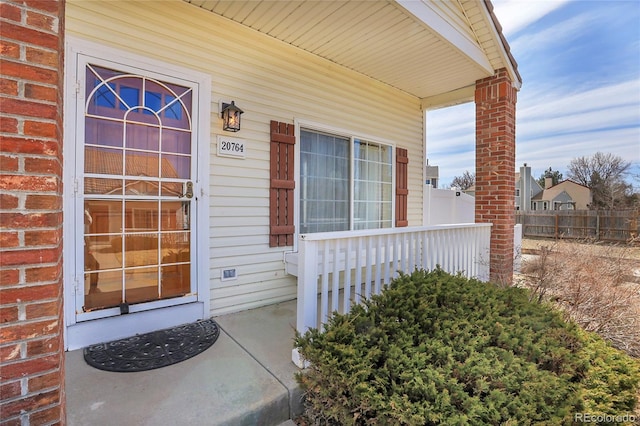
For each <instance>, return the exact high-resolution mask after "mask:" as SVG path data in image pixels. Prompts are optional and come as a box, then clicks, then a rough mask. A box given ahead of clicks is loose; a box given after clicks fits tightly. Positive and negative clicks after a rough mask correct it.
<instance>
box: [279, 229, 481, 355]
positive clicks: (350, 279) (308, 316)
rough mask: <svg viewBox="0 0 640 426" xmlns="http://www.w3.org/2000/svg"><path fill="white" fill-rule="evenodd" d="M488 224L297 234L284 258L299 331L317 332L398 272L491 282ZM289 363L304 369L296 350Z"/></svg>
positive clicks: (378, 290) (374, 292) (375, 290)
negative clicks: (293, 283) (434, 272)
mask: <svg viewBox="0 0 640 426" xmlns="http://www.w3.org/2000/svg"><path fill="white" fill-rule="evenodd" d="M490 234H491V224H475V223H471V224H455V225H434V226H425V227H409V228H394V229H377V230H364V231H348V232H326V233H317V234H304V235H300V238H299V241H298V252H297V253H288V254H287V255H286V259H285V260H286V264H287V271H288V272H289V273H291V274H293V275H296V276H297V277H298V307H297V325H296V327H297V330H298V331H299V332H300V333H304V332H305V331H306V330H308V329H309V328H321V327H322V324H324V323H325V322H326V321H327V319H328V317H329V315H330V314H331V313H333V312H334V311H338V312H340V313H346V312H349V310H350V308H351V305H352V304H353V303H360V301H361V300H362V299H363V298H369V297H370V296H371V295H372V294H377V293H379V292H380V291H381V289H382V288H383V287H384V286H385V285H386V284H388V283H389V282H390V281H391V279H392V278H394V277H396V276H398V271H402V272H406V273H411V272H412V271H414V270H415V269H421V268H423V269H427V270H431V269H434V268H435V267H436V266H437V265H440V267H441V268H442V269H444V270H445V271H447V272H451V273H458V272H460V273H462V274H463V275H464V276H467V277H474V278H478V279H481V280H488V279H489V240H490ZM292 358H293V362H294V363H296V365H298V366H299V367H302V362H301V360H300V357H299V355H298V353H297V351H296V350H295V349H294V352H293V355H292Z"/></svg>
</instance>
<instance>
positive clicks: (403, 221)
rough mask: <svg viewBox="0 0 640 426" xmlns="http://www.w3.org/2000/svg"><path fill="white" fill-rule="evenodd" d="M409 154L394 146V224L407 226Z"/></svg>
mask: <svg viewBox="0 0 640 426" xmlns="http://www.w3.org/2000/svg"><path fill="white" fill-rule="evenodd" d="M408 164H409V156H408V154H407V150H406V149H404V148H396V226H398V227H402V226H408V225H409V219H408V215H407V195H409V185H408V174H409V173H408V171H409V170H408Z"/></svg>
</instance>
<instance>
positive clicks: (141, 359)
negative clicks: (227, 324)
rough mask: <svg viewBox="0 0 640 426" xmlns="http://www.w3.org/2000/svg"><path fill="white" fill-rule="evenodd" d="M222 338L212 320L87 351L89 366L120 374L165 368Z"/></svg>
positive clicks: (85, 353) (141, 335) (199, 351)
mask: <svg viewBox="0 0 640 426" xmlns="http://www.w3.org/2000/svg"><path fill="white" fill-rule="evenodd" d="M219 335H220V328H219V327H218V324H216V323H215V321H213V320H212V319H208V320H204V321H198V322H194V323H191V324H184V325H180V326H177V327H173V328H167V329H165V330H158V331H153V332H151V333H146V334H139V335H137V336H133V337H128V338H126V339H121V340H115V341H113V342H108V343H100V344H98V345H93V346H89V347H87V348H84V359H85V361H86V362H87V364H89V365H91V366H93V367H95V368H98V369H100V370H105V371H116V372H121V373H126V372H136V371H146V370H153V369H154V368H161V367H166V366H167V365H171V364H175V363H178V362H181V361H184V360H186V359H189V358H191V357H194V356H196V355H198V354H199V353H202V352H204V351H205V350H206V349H208V348H209V347H210V346H211V345H213V344H214V343H215V341H216V340H217V339H218V336H219Z"/></svg>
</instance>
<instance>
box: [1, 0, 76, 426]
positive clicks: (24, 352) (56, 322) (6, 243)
mask: <svg viewBox="0 0 640 426" xmlns="http://www.w3.org/2000/svg"><path fill="white" fill-rule="evenodd" d="M0 20H1V21H0V59H1V61H2V66H1V67H0V250H2V252H1V253H0V419H1V423H2V425H22V426H24V425H42V424H64V423H65V397H64V345H63V341H62V339H63V327H64V319H63V307H62V98H63V90H62V85H63V52H64V30H63V28H64V0H48V1H20V2H18V1H16V2H11V1H8V2H2V3H0Z"/></svg>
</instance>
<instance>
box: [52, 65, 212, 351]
mask: <svg viewBox="0 0 640 426" xmlns="http://www.w3.org/2000/svg"><path fill="white" fill-rule="evenodd" d="M72 59H73V61H74V62H75V63H74V74H75V79H76V92H77V93H76V95H75V99H71V100H70V101H71V102H72V103H74V104H75V108H73V109H72V110H73V119H72V120H69V121H68V123H71V122H73V127H71V126H70V125H69V126H68V127H67V131H69V130H73V132H74V133H73V137H72V138H68V140H72V141H73V152H72V154H71V155H70V157H73V161H72V160H68V161H66V162H65V167H70V166H71V167H72V168H73V171H72V172H71V173H66V175H71V177H70V179H72V182H73V187H74V194H73V197H71V198H70V199H69V201H68V202H67V206H68V207H69V213H71V216H69V217H67V218H66V220H65V224H66V225H69V226H72V227H73V228H74V230H73V232H71V231H70V230H66V231H65V236H67V237H69V238H71V242H72V246H73V247H72V248H69V247H66V246H67V244H68V243H65V250H66V252H67V253H70V252H71V250H73V256H72V258H73V262H70V263H72V265H71V266H69V267H68V268H67V269H66V270H67V271H72V274H73V282H72V283H70V284H69V286H68V287H70V290H69V292H68V296H69V297H67V299H66V300H67V303H69V302H71V304H72V305H73V312H71V310H70V309H67V325H68V327H69V328H68V329H67V330H68V334H70V340H71V343H70V345H71V346H83V345H86V344H90V343H95V342H92V340H97V341H103V340H105V339H109V338H111V337H114V338H116V337H120V336H123V335H131V334H136V333H138V332H143V331H148V330H149V329H153V328H155V327H157V328H161V327H160V324H169V325H170V324H171V323H173V322H177V323H181V322H187V321H188V320H191V319H199V318H202V317H204V315H205V312H204V309H203V306H204V304H203V303H202V299H203V298H204V297H206V296H207V295H205V294H200V293H202V292H200V289H201V286H199V281H202V280H205V279H206V278H205V277H202V276H200V277H199V276H198V274H199V270H200V269H201V268H199V267H198V254H199V248H198V246H199V245H198V244H197V240H198V238H197V236H198V231H197V223H198V221H197V220H196V219H197V215H198V214H199V212H200V210H201V209H199V205H201V204H202V203H203V202H204V201H203V200H202V197H199V196H198V194H197V188H198V185H197V182H198V176H199V175H198V167H199V165H200V166H201V163H199V161H198V158H199V157H198V154H199V152H200V151H199V146H198V145H199V141H198V127H197V123H198V108H199V104H198V96H199V93H198V90H199V89H200V88H199V87H198V84H197V83H194V82H193V81H189V80H184V81H181V79H179V78H175V77H172V76H170V75H163V74H158V73H157V72H152V71H148V70H145V69H142V68H136V67H132V66H131V65H129V64H126V63H124V61H113V60H108V59H104V58H103V57H100V58H98V57H95V56H93V55H86V54H82V53H77V54H75V55H73V58H72ZM67 111H69V110H67ZM206 142H208V141H206ZM201 143H202V142H201ZM71 149H72V148H71V147H67V151H66V152H71ZM71 163H72V164H71ZM205 257H206V256H205ZM68 278H69V277H67V282H68V281H69V280H68ZM194 304H196V305H197V307H196V308H195V309H194V307H193V306H192V305H194ZM180 307H183V309H182V311H184V312H182V313H180V309H179V308H180ZM185 307H186V308H185ZM163 310H164V312H165V313H164V314H163V313H162V311H163ZM185 312H186V314H185ZM194 313H196V314H195V317H196V318H193V317H194ZM163 317H169V318H163ZM183 317H184V321H181V320H180V319H182V318H183ZM144 318H147V320H145V319H144ZM159 318H163V319H162V320H159ZM141 321H142V324H147V325H140V324H141ZM150 321H151V322H153V323H155V324H156V325H153V324H151V323H150ZM88 336H97V337H95V338H92V337H88Z"/></svg>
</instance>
